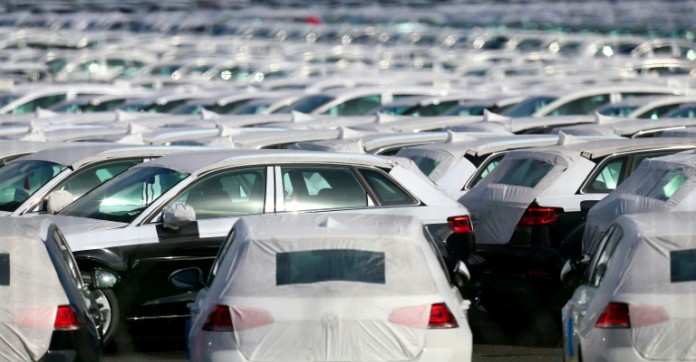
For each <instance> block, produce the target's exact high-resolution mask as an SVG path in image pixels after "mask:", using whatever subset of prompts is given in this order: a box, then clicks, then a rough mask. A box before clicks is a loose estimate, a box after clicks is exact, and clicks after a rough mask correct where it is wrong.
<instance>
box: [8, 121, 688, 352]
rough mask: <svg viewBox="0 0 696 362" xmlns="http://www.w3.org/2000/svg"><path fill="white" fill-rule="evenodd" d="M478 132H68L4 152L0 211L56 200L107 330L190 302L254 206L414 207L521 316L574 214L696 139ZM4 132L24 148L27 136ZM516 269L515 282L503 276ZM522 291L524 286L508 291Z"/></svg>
mask: <svg viewBox="0 0 696 362" xmlns="http://www.w3.org/2000/svg"><path fill="white" fill-rule="evenodd" d="M397 136H398V135H393V136H391V137H392V138H396V139H399V138H400V137H397ZM459 136H461V135H459ZM477 136H478V137H479V138H478V139H476V138H474V136H473V134H469V135H467V136H466V137H464V138H461V139H459V140H458V141H457V139H456V137H457V134H454V133H449V134H448V138H447V139H446V140H444V142H445V143H442V146H446V147H450V148H452V147H455V146H456V147H459V148H462V149H466V148H467V147H469V148H470V149H473V150H477V149H478V150H479V151H481V152H484V150H485V149H486V147H484V146H487V147H488V149H489V153H485V152H484V153H482V154H479V155H477V154H475V153H473V152H464V153H463V154H460V156H459V157H460V159H461V161H457V162H451V161H448V162H449V163H450V166H449V167H450V168H449V169H447V170H442V171H440V172H436V173H434V172H433V171H434V170H436V169H437V167H434V168H433V167H432V165H434V164H437V166H439V164H440V163H441V158H440V159H438V157H437V155H438V152H434V151H433V147H435V146H437V144H436V143H434V144H432V145H426V146H411V147H405V148H401V149H400V150H398V151H397V153H396V154H397V156H401V157H396V158H385V157H383V156H372V155H365V154H358V153H353V154H349V153H335V152H317V151H313V152H310V151H304V150H229V149H210V148H207V149H206V148H202V147H193V146H190V147H173V146H169V147H153V146H125V145H121V146H118V145H113V144H101V145H94V144H76V145H73V146H65V145H64V146H60V147H57V148H56V147H55V145H54V147H52V148H49V149H47V150H45V151H39V152H36V153H32V154H30V155H27V156H23V157H19V158H16V159H14V160H12V161H8V162H7V164H6V165H5V166H3V167H2V168H0V179H3V180H6V181H3V184H4V185H5V186H4V188H5V191H4V193H5V194H6V195H7V199H8V202H7V203H6V204H5V206H6V208H7V210H5V211H6V215H7V216H10V215H14V216H21V215H26V216H33V217H40V216H37V214H42V213H46V212H48V213H51V214H55V213H57V215H53V216H50V220H52V222H53V223H55V224H56V225H58V227H59V228H60V229H61V230H62V232H63V233H64V234H65V235H66V239H67V240H68V243H69V244H70V247H71V248H72V251H73V253H74V254H75V257H76V260H77V263H78V265H79V268H80V269H81V270H82V272H83V273H84V274H85V276H89V280H92V281H96V280H102V281H105V284H107V285H109V284H113V285H111V287H110V288H97V289H94V290H93V291H92V292H90V295H92V296H93V297H94V298H95V299H97V300H99V301H100V302H98V303H97V304H96V305H97V306H98V308H97V309H96V310H93V312H95V315H96V316H98V320H99V321H100V323H101V324H100V326H101V332H102V333H103V335H104V336H105V337H106V340H107V341H110V340H112V339H113V338H114V337H115V336H116V334H117V332H118V331H119V330H123V329H124V328H125V325H124V324H123V323H128V324H132V323H137V322H142V321H146V320H152V319H159V318H177V317H178V318H186V317H188V316H189V313H188V311H187V310H186V308H185V306H186V304H187V303H190V302H191V301H193V298H194V295H195V293H193V292H195V290H196V289H198V288H200V287H202V286H204V285H209V283H210V282H207V284H204V283H199V282H198V281H201V280H205V279H206V277H205V276H206V272H207V271H208V270H216V267H215V266H213V265H214V264H213V263H214V261H215V255H217V254H218V251H219V250H221V249H220V246H221V245H224V244H223V240H224V239H225V237H226V236H227V238H228V239H229V238H230V237H234V234H232V236H230V228H231V226H232V225H235V221H236V220H238V219H239V218H240V217H241V216H244V215H251V214H280V215H286V214H298V213H299V214H304V213H307V214H310V215H317V212H319V213H320V214H321V213H328V214H345V213H348V214H353V213H358V214H364V213H366V212H367V213H370V214H372V215H375V214H377V215H393V214H400V215H411V216H413V217H415V218H416V219H417V220H418V222H419V223H421V225H424V226H423V227H424V229H425V231H426V235H427V238H429V239H430V240H431V242H432V243H433V244H432V245H434V246H435V250H436V251H437V253H438V254H439V255H442V256H443V259H442V263H443V264H442V265H444V267H443V268H444V270H445V271H447V272H448V273H446V274H453V275H449V277H452V278H454V276H455V273H453V272H452V271H453V270H460V271H461V270H468V269H470V270H471V274H472V278H473V281H475V282H477V283H479V284H480V288H473V289H474V290H473V291H472V290H471V289H472V288H469V287H464V288H463V290H465V291H466V293H471V294H465V296H466V297H468V298H471V299H475V300H477V302H478V303H481V305H484V306H485V307H486V308H487V309H488V310H489V312H490V313H491V315H494V316H503V315H504V314H505V313H506V312H508V311H511V310H512V311H513V312H514V313H520V312H521V311H523V310H524V309H523V308H525V307H524V306H523V305H520V303H519V302H520V301H524V300H525V299H528V298H529V297H530V296H533V297H535V298H538V300H539V305H537V306H535V308H539V307H541V308H543V309H549V310H554V308H560V306H561V305H562V303H561V304H558V303H559V301H562V299H559V298H555V299H554V298H553V297H551V296H548V295H546V293H549V292H551V293H553V292H558V291H559V290H560V288H561V286H560V285H559V283H558V282H556V280H557V276H558V274H559V273H560V270H561V268H560V266H561V265H562V259H560V258H559V256H558V251H559V250H562V249H564V248H563V247H567V246H568V245H571V246H572V245H573V244H572V240H571V241H570V242H569V241H568V240H565V237H566V236H567V234H568V231H569V230H572V229H574V228H577V227H578V225H580V222H581V221H582V219H583V213H584V212H586V211H587V209H588V208H589V207H588V203H590V204H591V203H592V202H594V201H596V200H599V199H602V198H603V197H604V196H606V195H607V193H608V192H609V191H611V190H613V189H615V188H616V187H617V186H618V185H619V184H621V183H622V181H623V180H624V179H625V178H626V177H628V175H629V174H630V173H631V172H632V171H633V170H634V169H636V167H637V165H638V164H640V162H641V161H642V159H644V158H647V157H654V156H659V155H664V154H671V153H675V152H679V151H684V150H689V149H693V148H694V147H696V144H694V142H693V139H691V138H688V137H687V138H668V137H662V138H652V139H636V140H628V139H622V138H616V137H614V138H610V139H597V138H596V137H594V138H592V137H585V138H583V137H572V136H568V135H565V134H563V133H561V134H560V136H559V135H557V136H551V135H549V136H514V135H508V136H500V135H494V134H493V135H491V134H489V135H482V134H477ZM6 142H7V145H8V146H9V144H11V143H15V144H17V143H20V145H19V146H15V147H17V149H19V150H21V152H26V151H25V150H26V149H25V148H24V147H23V145H21V143H23V142H25V141H6ZM318 143H321V141H318ZM554 143H557V145H551V144H554ZM467 145H468V146H467ZM305 146H306V144H305ZM532 146H537V147H533V148H530V147H532ZM8 148H9V147H8ZM516 148H518V149H519V150H515V149H516ZM434 149H435V150H437V148H434ZM78 156H81V157H78ZM503 156H504V157H503ZM450 157H451V156H450ZM476 158H478V160H479V163H472V162H471V161H472V160H473V161H475V160H476ZM481 161H484V162H481ZM458 165H465V166H458ZM428 168H430V170H428ZM421 170H422V171H421ZM448 172H457V174H458V175H459V179H460V180H461V179H465V180H468V179H469V178H470V177H474V176H475V177H474V178H476V179H480V180H479V182H476V183H474V185H473V187H470V188H469V189H466V188H467V187H466V186H467V185H468V183H465V182H461V183H460V184H459V185H457V186H456V187H459V188H460V189H458V190H457V188H454V189H450V191H452V190H454V192H455V193H460V192H461V193H463V196H461V198H460V202H461V203H458V202H456V201H455V199H454V198H453V197H452V196H453V195H452V194H448V191H447V190H446V189H444V188H442V187H438V186H437V184H438V183H437V181H436V176H437V174H438V173H439V174H447V173H448ZM3 174H4V175H3ZM426 174H428V175H430V176H431V177H432V179H428V178H427V176H426ZM479 176H480V177H479ZM451 178H454V177H451ZM600 186H601V187H600ZM462 188H464V189H465V190H462ZM578 190H581V191H578ZM66 204H67V205H66ZM465 206H466V208H465ZM13 213H14V214H13ZM372 217H373V218H374V217H376V216H372ZM391 217H392V216H388V217H387V216H385V218H387V219H389V218H391ZM261 219H263V218H261ZM470 221H473V227H472V223H471V222H470ZM473 230H475V231H476V245H475V247H473V245H474V244H473V243H472V241H473V240H472V236H473ZM588 234H589V233H588ZM281 235H282V234H281ZM279 237H280V236H279ZM570 250H575V249H573V248H572V247H570ZM588 254H591V253H589V252H588ZM573 256H574V255H572V254H569V256H568V257H573ZM218 258H219V257H218ZM457 261H464V262H466V263H467V264H468V267H462V266H461V264H458V263H457ZM211 266H213V267H212V269H211ZM455 267H457V269H455ZM191 270H194V271H196V272H195V273H193V275H194V277H191V274H190V273H191ZM187 271H188V272H187ZM93 275H97V276H93ZM182 278H183V281H182V280H180V279H182ZM191 280H193V281H194V282H191ZM511 280H512V281H514V283H516V284H515V288H508V287H505V286H503V287H501V283H505V282H506V283H508V285H509V283H510V281H511ZM460 286H462V285H460ZM501 290H502V293H501ZM520 290H521V291H523V292H524V294H523V295H522V296H518V295H515V293H516V292H517V291H520ZM499 302H503V303H502V305H501V303H499ZM506 303H513V304H514V305H515V306H516V308H522V309H510V308H509V304H506ZM554 303H555V304H554ZM449 308H454V307H452V306H450V307H449ZM459 323H463V322H461V321H460V322H459ZM194 326H195V325H194ZM193 331H194V332H192V333H195V332H196V331H197V329H194V330H193ZM222 338H224V337H222ZM197 353H198V352H197Z"/></svg>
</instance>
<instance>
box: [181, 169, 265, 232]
mask: <svg viewBox="0 0 696 362" xmlns="http://www.w3.org/2000/svg"><path fill="white" fill-rule="evenodd" d="M265 200H266V168H265V167H257V168H252V169H238V170H233V171H226V172H220V173H216V174H212V175H208V176H206V177H203V179H202V180H199V181H197V182H196V183H194V184H193V185H192V186H190V187H189V188H187V189H186V190H185V191H184V192H183V193H182V194H181V195H180V196H179V197H177V198H176V199H175V200H174V201H173V202H172V203H171V204H174V203H177V202H184V203H187V204H188V205H190V206H192V207H193V209H194V210H195V211H196V218H197V219H209V218H215V217H225V216H233V215H247V214H260V213H263V212H264V203H265Z"/></svg>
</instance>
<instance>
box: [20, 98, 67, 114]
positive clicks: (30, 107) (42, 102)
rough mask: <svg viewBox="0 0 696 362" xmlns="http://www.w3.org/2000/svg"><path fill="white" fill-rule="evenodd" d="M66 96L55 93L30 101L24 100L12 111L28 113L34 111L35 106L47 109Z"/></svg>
mask: <svg viewBox="0 0 696 362" xmlns="http://www.w3.org/2000/svg"><path fill="white" fill-rule="evenodd" d="M65 98H66V95H65V94H56V95H52V96H45V97H41V98H36V99H34V100H32V101H29V102H26V103H24V104H22V105H20V106H18V107H17V108H15V109H13V110H12V113H29V112H34V111H35V110H36V109H37V108H39V107H41V108H44V109H48V108H50V107H51V106H53V105H54V104H56V103H58V102H61V101H64V100H65Z"/></svg>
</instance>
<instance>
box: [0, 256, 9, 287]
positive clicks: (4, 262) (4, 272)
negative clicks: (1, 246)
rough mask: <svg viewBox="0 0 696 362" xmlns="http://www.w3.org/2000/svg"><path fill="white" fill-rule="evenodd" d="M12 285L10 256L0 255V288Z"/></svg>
mask: <svg viewBox="0 0 696 362" xmlns="http://www.w3.org/2000/svg"><path fill="white" fill-rule="evenodd" d="M7 285H10V254H0V286H7Z"/></svg>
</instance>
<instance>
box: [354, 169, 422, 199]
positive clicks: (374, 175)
mask: <svg viewBox="0 0 696 362" xmlns="http://www.w3.org/2000/svg"><path fill="white" fill-rule="evenodd" d="M360 172H362V174H363V176H365V180H367V183H368V184H369V185H370V187H371V188H372V190H373V191H374V192H375V194H376V195H377V197H378V198H379V201H380V203H381V204H382V205H410V204H415V203H417V201H416V200H415V199H414V198H413V197H411V196H410V195H409V194H407V193H406V192H405V191H404V190H402V189H401V188H400V187H399V186H397V185H396V184H395V183H394V181H392V180H390V179H389V178H387V176H385V175H383V174H382V173H380V172H377V171H373V170H360Z"/></svg>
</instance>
